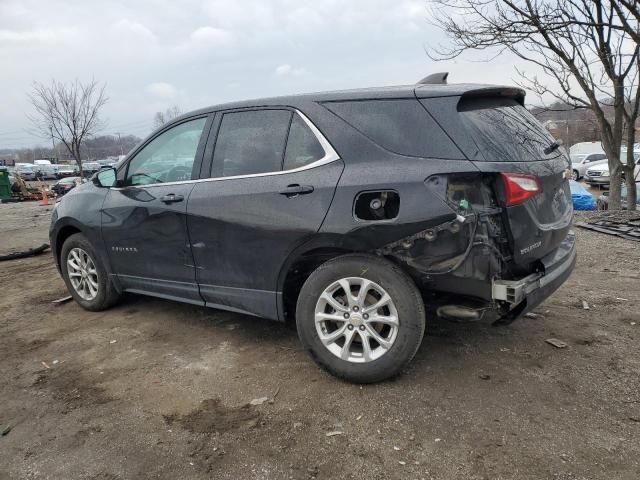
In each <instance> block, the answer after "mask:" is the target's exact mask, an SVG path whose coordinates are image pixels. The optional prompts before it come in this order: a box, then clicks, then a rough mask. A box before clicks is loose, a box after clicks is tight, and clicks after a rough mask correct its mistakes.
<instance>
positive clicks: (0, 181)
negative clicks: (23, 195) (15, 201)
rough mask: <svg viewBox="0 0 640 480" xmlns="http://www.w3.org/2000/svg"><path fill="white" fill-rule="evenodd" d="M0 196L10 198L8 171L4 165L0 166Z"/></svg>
mask: <svg viewBox="0 0 640 480" xmlns="http://www.w3.org/2000/svg"><path fill="white" fill-rule="evenodd" d="M0 198H11V182H10V181H9V172H8V171H7V169H6V168H4V167H0Z"/></svg>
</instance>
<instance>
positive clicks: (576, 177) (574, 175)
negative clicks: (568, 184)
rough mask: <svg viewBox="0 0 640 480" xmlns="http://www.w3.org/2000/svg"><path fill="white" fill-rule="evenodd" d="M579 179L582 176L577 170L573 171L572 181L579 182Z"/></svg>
mask: <svg viewBox="0 0 640 480" xmlns="http://www.w3.org/2000/svg"><path fill="white" fill-rule="evenodd" d="M578 178H580V174H579V173H578V171H577V170H572V171H571V180H575V181H576V182H577V181H578Z"/></svg>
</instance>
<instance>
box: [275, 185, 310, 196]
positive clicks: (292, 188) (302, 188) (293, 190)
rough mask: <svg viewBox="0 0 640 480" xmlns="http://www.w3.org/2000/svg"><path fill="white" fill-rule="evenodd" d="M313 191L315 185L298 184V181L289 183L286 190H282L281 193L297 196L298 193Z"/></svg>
mask: <svg viewBox="0 0 640 480" xmlns="http://www.w3.org/2000/svg"><path fill="white" fill-rule="evenodd" d="M312 192H313V187H312V186H311V185H298V184H297V183H294V184H292V185H287V188H285V189H284V190H280V195H284V196H285V197H296V196H298V195H306V194H308V193H312Z"/></svg>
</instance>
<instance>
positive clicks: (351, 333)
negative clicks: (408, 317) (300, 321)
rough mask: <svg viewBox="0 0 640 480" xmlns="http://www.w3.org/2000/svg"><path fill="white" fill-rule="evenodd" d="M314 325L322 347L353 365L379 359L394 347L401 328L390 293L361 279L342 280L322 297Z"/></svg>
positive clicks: (324, 292) (325, 291) (328, 289)
mask: <svg viewBox="0 0 640 480" xmlns="http://www.w3.org/2000/svg"><path fill="white" fill-rule="evenodd" d="M315 325H316V331H317V333H318V337H319V338H320V341H321V342H322V344H323V345H324V346H325V347H326V348H327V349H328V350H329V351H330V352H331V353H332V354H334V355H335V356H336V357H338V358H341V359H342V360H346V361H348V362H353V363H367V362H371V361H373V360H377V359H378V358H380V357H381V356H382V355H384V354H385V353H387V352H388V351H389V349H390V348H391V347H392V346H393V344H394V342H395V340H396V337H397V334H398V328H399V326H400V320H399V318H398V311H397V310H396V307H395V305H394V303H393V300H392V299H391V297H390V296H389V294H388V293H387V292H386V291H385V290H384V289H383V288H382V287H381V286H380V285H378V284H377V283H375V282H372V281H371V280H367V279H366V278H361V277H348V278H342V279H340V280H337V281H336V282H333V283H332V284H331V285H329V286H328V287H327V288H326V289H325V290H324V291H323V292H322V294H321V295H320V298H319V299H318V301H317V303H316V309H315Z"/></svg>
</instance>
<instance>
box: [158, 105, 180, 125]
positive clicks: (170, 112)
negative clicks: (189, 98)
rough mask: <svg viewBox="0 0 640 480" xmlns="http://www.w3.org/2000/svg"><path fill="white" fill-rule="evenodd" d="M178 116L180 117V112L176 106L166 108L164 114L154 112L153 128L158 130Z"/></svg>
mask: <svg viewBox="0 0 640 480" xmlns="http://www.w3.org/2000/svg"><path fill="white" fill-rule="evenodd" d="M180 115H182V110H181V109H180V107H178V106H177V105H174V106H173V107H169V108H167V109H166V110H165V111H164V112H156V114H155V115H154V116H153V128H160V127H161V126H163V125H164V124H165V123H168V122H170V121H171V120H173V119H174V118H177V117H179V116H180Z"/></svg>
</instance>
